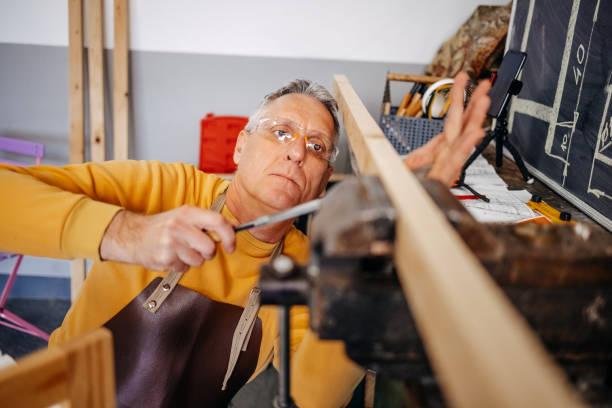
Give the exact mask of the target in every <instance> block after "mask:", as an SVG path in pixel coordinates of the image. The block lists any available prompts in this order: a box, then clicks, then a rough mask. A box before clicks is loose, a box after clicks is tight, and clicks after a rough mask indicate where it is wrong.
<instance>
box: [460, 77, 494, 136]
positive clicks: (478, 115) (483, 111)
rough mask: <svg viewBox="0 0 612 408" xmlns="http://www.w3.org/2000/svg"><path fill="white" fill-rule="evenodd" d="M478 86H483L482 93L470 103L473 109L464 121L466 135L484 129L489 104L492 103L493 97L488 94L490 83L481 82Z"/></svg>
mask: <svg viewBox="0 0 612 408" xmlns="http://www.w3.org/2000/svg"><path fill="white" fill-rule="evenodd" d="M478 87H479V88H481V89H480V90H481V93H480V94H479V95H478V98H477V99H475V100H474V99H473V100H472V103H470V105H471V106H470V107H471V109H470V112H469V116H468V117H467V118H466V120H465V121H464V123H463V133H465V134H466V135H470V134H473V133H474V132H477V131H478V130H481V129H482V127H483V125H484V121H485V119H486V117H487V111H488V110H489V105H490V104H491V99H490V98H489V96H488V95H487V94H486V92H487V91H488V89H489V88H490V85H487V84H486V83H485V84H483V83H481V84H480V85H479V86H478ZM482 92H484V93H482Z"/></svg>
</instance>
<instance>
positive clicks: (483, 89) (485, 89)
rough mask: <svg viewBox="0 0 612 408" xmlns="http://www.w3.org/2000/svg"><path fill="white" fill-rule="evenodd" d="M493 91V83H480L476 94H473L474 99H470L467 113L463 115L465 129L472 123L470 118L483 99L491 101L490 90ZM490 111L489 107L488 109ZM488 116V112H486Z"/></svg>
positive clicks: (487, 81)
mask: <svg viewBox="0 0 612 408" xmlns="http://www.w3.org/2000/svg"><path fill="white" fill-rule="evenodd" d="M490 89H491V81H489V80H484V81H480V83H479V84H478V86H477V87H476V89H475V90H474V92H473V93H472V98H471V99H470V103H469V104H468V106H467V108H466V110H465V112H464V113H463V128H465V126H466V125H467V124H468V123H469V122H470V118H471V116H472V114H473V113H474V107H475V106H476V105H477V104H478V103H479V101H481V100H482V99H489V96H488V94H489V90H490ZM487 110H488V107H487ZM485 114H486V110H485Z"/></svg>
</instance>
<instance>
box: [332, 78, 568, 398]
mask: <svg viewBox="0 0 612 408" xmlns="http://www.w3.org/2000/svg"><path fill="white" fill-rule="evenodd" d="M334 87H335V93H336V96H337V99H338V104H339V106H340V110H341V111H342V113H343V118H344V124H345V127H346V132H347V136H348V138H349V143H350V145H351V148H352V149H353V152H354V153H355V157H356V158H357V159H358V160H357V164H358V166H359V167H360V169H362V172H363V173H367V174H377V175H378V176H379V177H380V178H381V180H382V182H383V184H384V186H385V189H386V191H387V193H388V194H389V198H390V199H391V201H392V203H393V205H394V207H395V208H396V209H397V211H398V222H397V240H396V251H395V263H396V266H397V269H398V274H399V277H400V281H401V284H402V287H403V290H404V294H405V296H406V299H407V300H408V302H409V304H410V308H411V310H412V312H413V313H414V317H415V321H416V323H417V326H418V328H419V333H420V335H421V337H422V339H423V341H424V343H425V347H426V350H427V353H428V356H429V358H430V360H431V363H432V366H433V368H434V370H435V372H436V374H437V378H438V380H439V382H440V385H441V387H442V390H443V392H444V394H445V397H446V398H447V400H448V401H449V402H450V403H451V405H454V406H459V407H474V406H483V407H523V406H549V407H553V406H554V407H558V406H579V405H580V401H579V400H578V398H577V397H576V395H575V393H574V392H573V390H572V389H571V388H570V386H569V385H568V383H567V381H566V379H565V376H564V374H563V372H562V371H561V370H560V369H559V368H558V367H557V366H556V365H555V364H554V363H553V362H552V360H551V359H550V357H549V356H548V355H547V353H546V351H545V350H544V348H543V347H542V345H541V343H540V341H539V340H538V339H537V338H536V336H535V335H534V334H533V333H532V332H531V330H530V329H529V327H528V326H527V324H526V322H525V321H524V319H523V318H522V317H521V316H520V315H519V314H518V313H517V312H516V310H515V309H514V308H513V307H512V305H511V304H510V302H509V301H508V299H507V298H506V297H505V296H504V295H503V293H502V292H501V290H500V289H499V287H498V286H497V285H496V284H495V283H494V282H493V280H492V279H491V278H490V276H489V275H488V274H487V273H486V271H485V270H484V269H483V268H482V267H481V266H480V265H479V263H478V261H477V259H476V258H475V257H474V256H473V255H472V253H470V252H469V250H468V249H467V247H466V246H465V244H464V243H463V242H462V241H461V239H460V238H459V237H458V235H457V234H456V233H455V231H454V230H453V229H452V228H451V226H450V225H449V224H448V223H447V222H446V220H445V219H444V216H443V214H442V213H441V212H440V211H439V210H438V209H437V208H436V207H435V205H434V203H433V202H432V200H431V199H430V198H429V196H428V195H427V194H426V193H425V191H424V190H423V188H422V186H421V185H420V183H419V182H418V181H417V180H416V178H415V177H414V175H413V174H412V173H410V172H409V171H408V170H407V169H406V167H405V166H404V164H403V162H402V161H401V159H400V158H399V156H398V154H397V153H396V152H395V150H394V149H393V147H392V146H391V144H390V143H389V142H388V141H387V140H386V139H385V138H384V135H383V134H382V131H381V130H380V129H379V128H378V126H377V125H376V122H375V121H374V119H373V118H372V117H371V116H370V115H369V113H368V112H367V110H366V109H365V106H363V103H362V102H361V101H360V100H359V97H358V96H357V94H356V93H355V91H354V90H353V88H352V87H351V85H350V83H349V81H348V79H347V78H346V77H345V76H341V75H339V76H336V77H335V80H334ZM375 128H378V130H374V129H375ZM441 255H443V256H441Z"/></svg>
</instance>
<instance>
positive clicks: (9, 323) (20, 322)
mask: <svg viewBox="0 0 612 408" xmlns="http://www.w3.org/2000/svg"><path fill="white" fill-rule="evenodd" d="M0 151H5V152H10V153H15V154H19V155H22V156H29V157H32V158H34V162H35V164H40V161H41V160H42V158H43V156H44V154H45V145H43V144H42V143H35V142H29V141H27V140H19V139H13V138H10V137H4V136H0ZM0 163H8V164H12V165H14V166H27V165H29V164H31V163H24V162H15V161H9V160H4V159H2V158H0ZM9 258H16V260H15V264H14V265H13V269H12V270H11V273H10V274H9V276H8V279H7V280H6V284H5V285H4V288H3V289H2V293H1V294H0V325H3V326H6V327H10V328H12V329H15V330H19V331H21V332H24V333H27V334H30V335H32V336H36V337H40V338H41V339H43V340H45V341H49V334H47V333H45V332H44V331H42V330H41V329H39V328H38V327H36V326H34V325H33V324H32V323H30V322H27V321H26V320H24V319H22V318H21V317H19V316H17V315H16V314H14V313H12V312H11V311H9V310H8V309H7V308H6V302H7V301H8V298H9V295H10V293H11V289H12V288H13V285H14V284H15V279H17V271H18V270H19V266H21V261H22V260H23V255H19V254H8V253H5V252H0V261H4V260H7V259H9Z"/></svg>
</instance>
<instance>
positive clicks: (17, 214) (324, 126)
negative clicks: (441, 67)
mask: <svg viewBox="0 0 612 408" xmlns="http://www.w3.org/2000/svg"><path fill="white" fill-rule="evenodd" d="M466 81H467V76H465V75H464V74H460V75H459V76H457V78H456V83H455V86H454V88H453V90H452V100H453V103H452V105H451V108H450V110H449V114H448V117H447V122H446V126H445V130H444V132H443V134H441V135H439V136H437V137H436V138H435V139H433V140H432V142H430V143H429V144H427V145H425V146H423V147H422V148H421V149H418V150H416V151H415V152H414V153H413V154H412V155H410V156H408V158H407V159H406V165H407V166H408V167H409V168H411V169H413V170H414V169H419V168H424V167H427V168H429V167H430V169H429V170H428V174H429V176H430V177H433V178H436V179H439V180H441V181H443V182H444V183H446V184H450V183H452V181H453V180H454V179H455V178H456V176H457V174H458V172H459V171H460V169H461V165H462V164H463V162H464V161H465V159H466V158H467V156H468V155H469V153H470V151H471V149H472V148H473V146H474V145H475V144H476V143H477V142H478V141H479V140H480V139H481V138H482V136H483V134H484V133H483V130H482V123H483V121H484V118H485V112H486V110H487V108H488V97H487V96H486V93H487V91H488V85H487V84H486V83H483V84H481V85H480V86H479V87H478V88H477V90H476V91H475V92H474V94H473V97H472V101H471V103H470V105H469V106H468V108H467V109H466V110H465V112H464V110H463V89H464V88H465V84H466ZM338 130H339V124H338V118H337V106H336V102H335V101H334V99H333V97H332V96H331V95H330V94H329V93H328V92H327V91H326V90H325V89H324V88H323V87H321V86H319V85H316V84H312V83H310V82H309V81H304V80H296V81H294V82H291V83H289V84H288V85H286V86H285V87H283V88H281V89H279V90H277V91H275V92H273V93H271V94H269V95H268V96H266V98H265V99H264V101H263V103H262V105H261V106H260V108H259V109H258V110H257V112H256V113H255V114H253V115H252V117H251V118H250V120H249V123H248V125H247V126H246V128H245V129H244V130H243V131H241V132H240V135H239V137H238V140H237V144H236V148H235V152H234V160H235V162H236V163H237V164H238V169H237V172H236V174H235V177H234V179H233V181H232V182H231V183H229V186H228V182H226V181H223V180H221V179H219V178H217V177H215V176H213V175H207V174H204V173H202V172H200V171H198V170H197V169H196V168H194V167H193V166H189V165H184V164H161V163H159V162H136V161H128V162H105V163H88V164H83V165H71V166H64V167H48V166H37V167H30V168H17V167H11V166H4V167H0V185H1V187H2V190H3V191H4V192H5V197H4V198H3V200H0V225H1V226H0V249H1V250H8V251H13V252H18V253H24V254H30V255H36V256H46V257H56V258H90V259H95V260H96V262H94V264H93V266H92V269H91V271H90V273H89V276H88V278H87V280H86V281H85V284H84V286H83V288H82V290H81V293H80V294H79V296H78V298H77V300H76V302H75V303H74V304H73V306H72V308H71V309H70V310H69V312H68V314H67V315H66V318H65V320H64V322H63V323H62V326H61V327H60V328H58V329H57V330H56V331H55V332H54V333H53V334H52V336H51V340H50V344H51V345H53V344H58V343H61V342H64V341H66V340H67V339H70V338H72V337H75V336H78V335H80V334H82V333H84V332H86V331H89V330H91V329H93V328H96V327H99V326H101V325H103V324H104V323H105V322H107V321H108V320H109V319H111V318H112V317H113V316H114V315H116V314H117V313H118V312H119V311H120V310H121V309H122V308H123V307H124V306H125V305H127V304H128V303H129V302H130V301H131V300H132V299H133V298H134V297H136V296H137V295H138V294H139V293H140V292H141V291H142V290H143V288H144V287H145V286H146V285H147V284H148V283H149V282H151V280H153V279H154V278H155V277H158V276H162V275H163V273H164V272H168V271H180V272H185V275H184V276H183V278H182V279H181V281H180V284H181V285H182V286H184V287H187V288H189V289H192V290H194V291H197V292H199V293H200V294H202V295H204V296H206V297H208V298H210V299H212V300H215V301H218V302H223V303H229V304H233V305H237V306H241V307H242V306H244V305H245V302H246V299H247V297H248V295H249V292H250V290H251V289H252V288H253V287H254V286H255V285H256V283H257V280H258V273H259V267H260V265H261V264H262V263H263V262H267V261H268V260H269V257H270V255H271V253H272V250H273V248H274V247H275V245H276V243H278V242H279V241H281V240H282V242H283V253H285V254H287V255H289V256H291V257H293V258H295V259H296V260H297V261H298V262H306V261H307V259H308V240H307V238H306V237H305V236H304V235H302V234H301V233H300V232H298V231H297V230H296V229H295V228H294V227H292V222H291V221H286V222H283V223H278V224H275V225H270V226H267V227H262V228H258V229H255V230H252V231H249V232H241V233H238V234H234V232H233V230H232V225H236V224H238V223H243V222H246V221H250V220H252V219H254V218H256V217H258V216H260V215H264V214H269V213H273V212H277V211H279V210H282V209H285V208H288V207H291V206H293V205H296V204H299V203H301V202H304V201H308V200H311V199H313V198H316V197H318V196H319V195H320V194H321V193H322V192H323V190H324V188H325V186H326V183H327V181H328V179H329V177H330V175H331V173H332V168H331V166H330V162H331V161H333V159H334V158H335V155H336V147H335V146H336V142H337V138H338ZM226 190H227V192H226V202H225V206H224V207H223V210H222V211H221V213H220V214H218V213H216V212H213V211H211V210H209V208H210V207H211V204H212V202H213V200H215V198H216V197H218V196H219V195H220V194H222V193H223V192H224V191H226ZM202 230H206V231H208V233H204V232H202ZM215 235H216V236H217V237H218V239H219V240H220V242H221V245H216V243H215V241H214V240H213V239H212V238H211V236H215ZM258 316H259V318H260V319H261V321H262V337H261V344H260V346H259V358H258V361H257V367H256V369H255V372H254V374H253V376H252V377H251V378H253V377H255V376H256V375H257V374H258V373H259V372H261V371H262V370H263V369H264V368H265V367H266V365H267V364H268V363H269V362H270V361H271V360H274V362H275V363H276V360H277V358H278V353H277V352H276V347H277V340H278V327H277V323H276V313H275V309H274V308H272V307H262V308H261V310H260V311H259V314H258ZM291 351H292V366H293V370H292V393H293V397H294V399H295V402H296V403H297V404H298V406H300V407H328V406H329V407H338V406H342V405H343V404H346V403H347V402H348V400H349V399H350V396H351V394H352V391H353V389H354V388H355V386H356V385H357V384H358V382H359V381H360V379H361V378H362V375H363V371H362V369H361V368H360V367H358V366H356V365H355V364H354V363H352V362H351V361H349V360H348V359H347V358H346V357H345V355H344V353H343V346H342V345H341V344H340V343H338V342H322V341H319V340H318V339H317V338H316V336H315V335H314V334H313V333H311V332H309V330H308V314H307V310H305V309H303V308H294V310H293V312H292V327H291ZM202 370H206V367H202Z"/></svg>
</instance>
